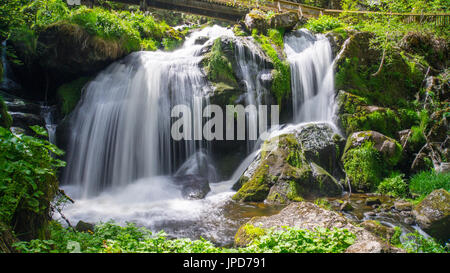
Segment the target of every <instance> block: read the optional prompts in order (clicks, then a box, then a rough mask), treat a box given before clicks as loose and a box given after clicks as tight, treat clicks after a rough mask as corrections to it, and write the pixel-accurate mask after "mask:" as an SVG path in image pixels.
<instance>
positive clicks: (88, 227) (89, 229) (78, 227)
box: [75, 220, 95, 232]
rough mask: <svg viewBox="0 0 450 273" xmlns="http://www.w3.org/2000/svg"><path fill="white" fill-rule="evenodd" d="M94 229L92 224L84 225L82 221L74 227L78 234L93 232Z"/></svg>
mask: <svg viewBox="0 0 450 273" xmlns="http://www.w3.org/2000/svg"><path fill="white" fill-rule="evenodd" d="M94 228H95V225H94V224H91V223H86V222H83V221H81V220H80V221H78V223H77V225H76V226H75V230H76V231H79V232H93V231H94Z"/></svg>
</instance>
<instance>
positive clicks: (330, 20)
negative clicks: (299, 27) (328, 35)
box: [305, 15, 343, 33]
mask: <svg viewBox="0 0 450 273" xmlns="http://www.w3.org/2000/svg"><path fill="white" fill-rule="evenodd" d="M342 26H343V24H342V23H341V22H340V21H339V19H338V18H336V17H332V16H329V15H323V16H320V17H318V18H315V19H310V20H308V23H307V24H306V25H305V28H307V29H309V30H311V31H314V32H320V33H323V32H326V31H329V30H333V29H336V28H340V27H342Z"/></svg>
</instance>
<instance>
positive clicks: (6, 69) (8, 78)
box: [0, 40, 20, 90]
mask: <svg viewBox="0 0 450 273" xmlns="http://www.w3.org/2000/svg"><path fill="white" fill-rule="evenodd" d="M1 50H2V53H1V58H2V65H3V79H2V80H1V81H0V89H3V90H14V89H20V86H19V85H18V84H17V83H16V82H15V81H14V80H13V78H12V75H11V67H10V64H9V61H8V58H7V52H6V51H7V44H6V40H4V41H3V42H2V45H1Z"/></svg>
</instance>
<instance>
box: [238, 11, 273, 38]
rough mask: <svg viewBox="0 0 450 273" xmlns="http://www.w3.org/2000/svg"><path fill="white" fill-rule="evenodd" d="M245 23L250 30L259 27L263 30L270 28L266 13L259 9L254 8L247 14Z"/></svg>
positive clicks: (258, 28)
mask: <svg viewBox="0 0 450 273" xmlns="http://www.w3.org/2000/svg"><path fill="white" fill-rule="evenodd" d="M244 23H245V26H246V27H247V29H249V30H250V31H252V30H254V29H257V30H259V31H261V32H265V31H266V30H267V29H268V28H269V25H268V23H267V19H266V14H265V13H264V12H262V11H260V10H257V9H253V10H252V11H250V12H249V13H247V14H246V15H245V19H244Z"/></svg>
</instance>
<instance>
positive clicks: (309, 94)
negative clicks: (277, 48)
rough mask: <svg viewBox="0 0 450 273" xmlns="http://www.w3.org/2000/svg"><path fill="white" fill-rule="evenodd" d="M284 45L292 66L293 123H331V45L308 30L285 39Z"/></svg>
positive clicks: (300, 31)
mask: <svg viewBox="0 0 450 273" xmlns="http://www.w3.org/2000/svg"><path fill="white" fill-rule="evenodd" d="M284 42H285V52H286V55H287V59H288V62H289V63H290V66H291V88H292V103H293V110H294V116H293V121H294V123H299V122H309V121H332V120H333V115H334V105H335V104H334V72H333V65H332V63H333V56H332V51H331V45H330V42H329V41H328V39H327V38H326V37H325V36H323V35H317V36H315V35H312V34H311V33H310V32H308V31H307V30H305V29H301V30H297V31H295V32H293V33H291V34H288V35H286V37H285V41H284Z"/></svg>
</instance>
